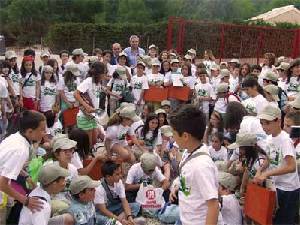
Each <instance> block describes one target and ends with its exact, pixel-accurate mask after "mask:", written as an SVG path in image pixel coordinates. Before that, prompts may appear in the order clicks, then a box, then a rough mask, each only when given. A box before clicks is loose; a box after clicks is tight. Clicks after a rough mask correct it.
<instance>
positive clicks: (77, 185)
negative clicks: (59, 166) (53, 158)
mask: <svg viewBox="0 0 300 225" xmlns="http://www.w3.org/2000/svg"><path fill="white" fill-rule="evenodd" d="M99 185H100V182H99V181H95V180H92V179H91V178H90V177H89V176H78V177H76V178H74V179H73V180H72V181H71V184H70V191H71V193H72V194H73V195H76V194H79V193H80V192H81V191H83V190H84V189H86V188H96V187H98V186H99Z"/></svg>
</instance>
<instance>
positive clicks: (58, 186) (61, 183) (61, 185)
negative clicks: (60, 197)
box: [52, 177, 66, 194]
mask: <svg viewBox="0 0 300 225" xmlns="http://www.w3.org/2000/svg"><path fill="white" fill-rule="evenodd" d="M65 186H66V180H65V178H64V177H62V178H60V179H58V180H57V181H56V182H55V184H54V185H53V187H54V193H52V194H57V193H59V192H61V191H62V190H64V189H65Z"/></svg>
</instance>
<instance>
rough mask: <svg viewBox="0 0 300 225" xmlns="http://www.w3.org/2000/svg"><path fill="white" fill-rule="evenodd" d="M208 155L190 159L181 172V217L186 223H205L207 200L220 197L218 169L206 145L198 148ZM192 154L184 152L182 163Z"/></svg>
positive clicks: (186, 224)
mask: <svg viewBox="0 0 300 225" xmlns="http://www.w3.org/2000/svg"><path fill="white" fill-rule="evenodd" d="M197 152H205V153H206V154H208V155H201V156H198V157H196V158H193V159H191V160H189V161H188V162H187V163H186V164H185V165H184V166H183V167H182V171H181V174H180V180H181V182H180V183H181V187H180V191H179V211H180V219H181V222H182V224H184V225H200V224H201V225H202V224H205V220H206V215H207V205H206V201H208V200H212V199H218V169H217V167H216V166H215V164H214V162H213V161H212V159H211V157H210V156H209V151H208V148H207V147H206V146H202V147H201V148H200V149H198V150H196V151H195V152H194V153H193V154H195V153H197ZM189 155H190V153H188V152H187V151H185V152H184V153H183V156H182V160H181V163H180V164H182V163H183V162H184V161H185V160H186V159H187V157H188V156H189Z"/></svg>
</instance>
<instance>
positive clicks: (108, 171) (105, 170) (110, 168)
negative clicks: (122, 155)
mask: <svg viewBox="0 0 300 225" xmlns="http://www.w3.org/2000/svg"><path fill="white" fill-rule="evenodd" d="M119 167H120V164H117V163H115V162H113V161H110V160H109V161H106V162H105V163H103V165H102V167H101V172H102V175H103V176H104V177H106V176H112V175H113V174H114V172H115V171H116V170H117V169H118V168H119Z"/></svg>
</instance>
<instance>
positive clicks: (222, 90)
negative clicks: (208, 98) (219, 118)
mask: <svg viewBox="0 0 300 225" xmlns="http://www.w3.org/2000/svg"><path fill="white" fill-rule="evenodd" d="M234 101H235V102H236V101H238V102H239V101H240V99H239V97H238V96H237V95H236V94H234V93H231V92H229V85H228V84H227V83H220V84H219V85H218V86H217V99H216V102H215V107H214V110H215V111H217V112H219V113H221V114H225V113H226V109H227V105H228V103H229V102H234Z"/></svg>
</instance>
